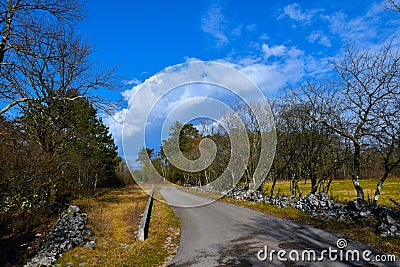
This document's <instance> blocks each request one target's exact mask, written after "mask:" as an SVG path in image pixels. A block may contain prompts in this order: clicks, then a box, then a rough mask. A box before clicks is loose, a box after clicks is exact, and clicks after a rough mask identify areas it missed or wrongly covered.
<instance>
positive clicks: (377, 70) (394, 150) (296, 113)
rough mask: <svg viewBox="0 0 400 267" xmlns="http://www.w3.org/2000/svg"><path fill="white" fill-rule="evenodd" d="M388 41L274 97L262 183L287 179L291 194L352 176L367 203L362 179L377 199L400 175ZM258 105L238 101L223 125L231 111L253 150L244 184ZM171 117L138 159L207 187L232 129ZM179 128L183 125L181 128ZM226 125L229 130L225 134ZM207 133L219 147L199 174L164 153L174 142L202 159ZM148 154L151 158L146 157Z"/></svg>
mask: <svg viewBox="0 0 400 267" xmlns="http://www.w3.org/2000/svg"><path fill="white" fill-rule="evenodd" d="M399 52H400V51H399V48H398V47H397V46H396V45H393V44H392V43H389V44H385V45H382V46H381V47H380V48H379V49H376V50H368V51H365V50H357V49H356V48H354V47H350V46H349V47H347V48H346V51H345V53H344V56H343V58H342V59H340V60H339V61H338V62H334V63H333V68H334V74H332V75H331V77H330V78H329V79H328V78H326V79H324V80H322V81H321V80H316V79H314V80H307V81H306V82H304V83H301V84H299V85H296V86H292V87H289V88H286V89H285V92H286V93H285V94H284V95H283V96H280V97H278V98H275V99H273V100H272V101H271V103H270V104H271V108H272V112H273V115H274V120H275V129H276V138H277V147H276V155H275V159H274V162H273V164H272V168H271V170H270V171H269V172H268V173H266V175H265V178H266V180H270V181H273V186H272V188H270V190H269V193H270V194H273V193H274V187H275V183H276V181H278V180H288V181H290V182H291V191H292V194H293V195H302V194H304V193H309V192H311V193H315V192H318V191H324V192H328V190H329V187H330V184H331V183H332V181H333V180H334V179H351V180H352V182H353V185H354V189H355V191H356V192H357V198H358V199H359V200H360V201H367V200H368V199H366V196H365V194H364V190H363V188H362V181H361V180H362V179H366V178H371V179H376V180H377V185H376V190H375V194H374V196H372V198H371V199H369V201H370V202H371V203H372V204H378V201H379V196H380V194H381V191H382V187H383V185H384V182H385V180H386V179H387V178H389V177H390V176H399V175H400V168H399V166H400V125H399V118H400V64H399V63H400V54H399ZM263 106H265V104H263V103H251V104H250V105H243V104H241V105H237V106H236V107H234V112H233V113H232V114H224V115H223V116H222V117H221V121H224V122H225V124H224V125H225V127H227V128H234V127H235V125H237V123H236V120H237V119H235V118H236V117H235V116H234V115H235V114H236V115H238V116H239V118H240V120H241V121H242V122H243V123H244V125H245V128H246V134H247V137H248V141H249V144H250V154H249V157H248V158H247V159H246V160H248V162H247V166H246V168H245V171H244V174H243V176H242V177H241V182H242V183H244V184H245V185H247V186H249V187H250V185H251V182H252V178H253V177H254V173H255V169H256V166H257V163H258V161H259V159H260V151H261V149H262V147H261V142H260V140H261V139H260V137H261V135H262V134H263V133H266V130H265V129H267V128H268V127H266V128H265V126H264V125H263V124H266V123H268V118H269V117H268V116H269V115H268V114H266V113H265V111H264V114H265V115H266V117H265V118H261V120H256V119H255V116H254V114H255V113H257V112H255V111H257V110H260V109H262V108H263ZM210 127H212V124H211V123H207V122H206V121H203V122H202V123H200V126H198V127H195V126H194V125H193V124H190V123H189V124H185V125H182V124H181V123H180V122H176V123H175V125H173V126H172V127H171V129H170V132H169V138H167V139H166V140H163V142H162V146H161V148H160V151H159V152H158V153H157V154H155V153H154V149H150V148H142V150H140V152H139V157H138V159H137V161H138V162H139V163H140V164H141V166H142V169H141V170H142V173H141V174H140V175H142V176H145V174H146V171H148V168H149V165H150V164H152V165H153V166H154V167H155V168H156V169H157V171H158V172H159V173H160V175H161V176H163V177H165V178H166V179H167V180H168V181H170V182H173V183H178V184H182V185H185V184H186V185H198V186H201V185H204V184H208V183H210V182H211V181H214V180H215V179H216V178H218V177H219V176H220V175H221V174H222V173H223V172H224V170H225V168H226V166H227V164H228V162H229V158H230V156H231V143H230V139H229V135H228V132H229V129H226V128H223V127H214V128H213V129H211V130H210ZM178 129H181V130H180V131H178ZM227 130H228V131H227ZM204 138H210V139H211V140H213V141H214V142H215V144H216V145H217V149H218V150H217V154H216V157H215V159H214V161H213V162H212V164H211V165H210V166H209V167H207V168H205V169H204V170H202V171H198V172H186V171H182V170H180V169H178V168H176V167H175V166H174V165H173V164H171V163H170V162H169V160H168V158H166V156H165V154H164V153H163V151H164V150H165V149H166V147H168V146H170V145H171V142H176V141H174V140H179V147H180V149H181V152H182V154H183V155H184V156H185V157H186V158H187V159H189V160H196V159H198V158H199V155H200V152H199V143H200V142H201V140H203V139H204ZM146 155H148V156H149V158H150V159H151V162H150V161H149V160H147V157H146Z"/></svg>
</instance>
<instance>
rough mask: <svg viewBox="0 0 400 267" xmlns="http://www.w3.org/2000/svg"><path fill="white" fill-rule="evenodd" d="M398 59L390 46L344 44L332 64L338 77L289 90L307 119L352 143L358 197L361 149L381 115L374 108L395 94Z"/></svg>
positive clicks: (362, 193) (358, 194)
mask: <svg viewBox="0 0 400 267" xmlns="http://www.w3.org/2000/svg"><path fill="white" fill-rule="evenodd" d="M399 60H400V59H399V52H398V49H396V48H394V47H392V46H391V45H387V46H384V47H383V48H382V49H381V50H380V51H377V52H371V51H356V50H355V49H353V48H350V47H348V48H347V50H346V55H345V57H344V59H343V60H342V61H341V62H340V63H338V64H335V69H336V73H337V74H338V78H339V79H337V80H335V81H334V82H326V83H324V84H322V85H317V84H314V83H307V84H306V85H305V86H302V87H301V88H300V90H299V91H296V90H293V93H294V94H295V95H296V96H297V100H299V101H300V102H301V103H302V104H303V105H304V107H305V109H307V108H308V114H307V116H308V117H309V118H311V119H312V120H313V121H315V122H317V123H320V124H322V125H324V126H325V127H327V128H329V129H331V130H333V131H334V132H336V133H337V134H339V135H341V136H342V137H344V138H346V139H347V140H349V141H350V142H351V143H352V146H353V151H352V154H353V156H352V158H353V160H352V161H353V163H352V181H353V184H354V187H355V189H356V191H357V198H358V199H362V200H364V191H363V189H362V186H361V184H360V182H359V176H360V165H361V151H362V148H363V146H364V144H366V142H367V140H368V137H370V136H371V135H372V134H373V132H372V131H373V127H372V126H373V125H374V122H375V121H376V120H377V119H378V118H381V117H383V116H385V114H381V113H380V112H378V110H379V109H380V108H381V107H384V106H385V105H386V104H387V103H388V102H389V101H391V99H393V97H394V96H395V95H398V93H399V73H400V72H399V71H400V65H399ZM309 107H311V108H309Z"/></svg>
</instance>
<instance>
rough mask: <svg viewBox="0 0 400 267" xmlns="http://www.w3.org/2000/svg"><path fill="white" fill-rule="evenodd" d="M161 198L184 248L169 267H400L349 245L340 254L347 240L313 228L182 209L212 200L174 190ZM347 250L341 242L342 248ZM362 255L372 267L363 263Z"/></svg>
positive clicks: (249, 213)
mask: <svg viewBox="0 0 400 267" xmlns="http://www.w3.org/2000/svg"><path fill="white" fill-rule="evenodd" d="M160 192H161V194H162V195H163V197H164V198H165V199H166V201H167V202H168V204H169V205H171V207H172V208H173V210H174V212H175V214H176V215H177V216H178V217H179V219H180V223H181V240H180V246H179V249H178V252H177V254H176V256H175V258H174V259H173V261H172V262H171V264H170V265H169V266H174V267H175V266H202V267H203V266H204V267H208V266H399V264H398V263H389V262H385V263H384V264H382V263H380V264H378V263H377V262H373V260H374V259H375V257H376V255H378V257H379V256H380V255H381V254H382V253H379V252H377V251H376V250H375V249H374V248H372V247H370V246H367V245H364V244H361V243H358V242H355V241H352V240H346V241H347V247H345V248H342V247H340V248H339V247H338V246H337V241H338V239H339V238H343V237H341V236H339V235H337V234H333V233H330V232H327V231H324V230H321V229H317V228H314V227H312V226H309V225H305V224H300V223H295V222H292V221H289V220H285V219H280V218H275V217H273V216H269V215H265V214H262V213H259V212H256V211H253V210H250V209H247V208H244V207H239V206H235V205H232V204H229V203H224V202H219V201H216V202H212V203H211V204H208V205H204V206H200V207H194V208H182V207H181V206H196V205H197V204H200V203H205V202H209V199H205V198H203V197H200V196H197V195H193V194H190V193H187V192H183V191H180V190H179V189H177V188H176V187H168V186H164V187H161V188H160ZM343 244H344V241H343V240H341V243H340V246H341V245H343ZM273 250H274V251H273ZM355 250H357V251H355ZM368 250H371V251H372V253H371V254H369V252H368ZM265 251H267V253H265ZM278 251H280V252H279V253H281V254H279V253H278ZM283 251H286V252H283ZM283 253H285V254H283ZM313 253H315V257H316V259H317V260H318V258H320V257H321V254H322V255H323V257H322V258H323V260H322V261H318V262H312V261H310V259H313V257H314V254H313ZM363 253H365V258H366V259H367V260H368V259H370V260H371V261H370V262H366V261H362V259H363ZM329 254H330V255H329ZM341 255H342V256H341ZM357 255H359V257H360V261H357V258H356V257H357ZM279 256H280V257H279ZM297 257H298V258H299V261H297V259H296V258H297ZM335 257H336V260H335V261H332V260H331V259H335ZM380 257H381V258H382V257H385V255H384V256H380ZM302 258H304V259H305V261H301V259H302ZM346 258H347V259H348V261H346ZM340 259H341V261H340ZM397 260H398V259H397Z"/></svg>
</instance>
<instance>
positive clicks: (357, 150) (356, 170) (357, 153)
mask: <svg viewBox="0 0 400 267" xmlns="http://www.w3.org/2000/svg"><path fill="white" fill-rule="evenodd" d="M360 161H361V146H360V144H358V143H354V156H353V173H352V175H351V179H352V181H353V185H354V188H355V189H356V192H357V199H362V200H365V197H364V190H363V188H362V187H361V184H360V181H359V177H360Z"/></svg>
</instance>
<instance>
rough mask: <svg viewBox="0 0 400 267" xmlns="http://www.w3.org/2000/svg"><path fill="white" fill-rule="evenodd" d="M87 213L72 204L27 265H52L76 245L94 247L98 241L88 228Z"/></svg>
mask: <svg viewBox="0 0 400 267" xmlns="http://www.w3.org/2000/svg"><path fill="white" fill-rule="evenodd" d="M87 221H88V219H87V214H86V213H81V212H80V209H79V207H78V206H74V205H71V206H69V208H68V209H67V210H66V211H64V212H63V214H62V216H61V217H60V218H59V219H58V220H57V221H56V223H55V224H54V225H53V227H52V228H51V229H50V231H49V234H48V236H47V237H46V238H44V239H43V240H42V241H41V244H40V246H39V247H38V249H37V250H36V255H35V256H34V257H33V258H32V259H31V260H30V261H29V262H28V263H27V264H26V265H25V266H29V267H31V266H51V265H54V264H55V262H56V260H57V258H59V257H61V255H62V253H64V252H66V251H68V250H70V249H71V248H73V247H76V246H85V247H89V248H92V249H94V248H95V244H96V241H95V240H94V239H93V233H92V232H91V231H90V230H88V229H86V224H87Z"/></svg>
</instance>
